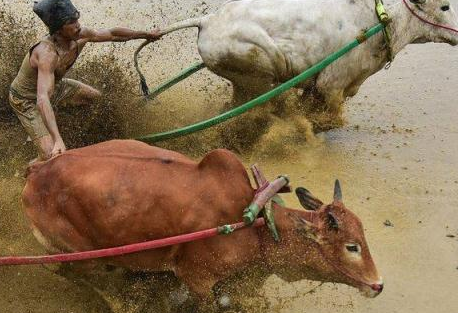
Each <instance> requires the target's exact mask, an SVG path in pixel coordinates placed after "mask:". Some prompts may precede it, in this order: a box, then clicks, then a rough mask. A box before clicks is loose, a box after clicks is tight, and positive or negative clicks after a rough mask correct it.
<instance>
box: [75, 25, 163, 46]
mask: <svg viewBox="0 0 458 313" xmlns="http://www.w3.org/2000/svg"><path fill="white" fill-rule="evenodd" d="M159 37H160V32H159V30H157V29H155V30H152V31H149V32H148V31H136V30H132V29H129V28H123V27H116V28H111V29H98V30H95V29H90V28H85V27H84V28H82V29H81V33H80V39H79V41H80V42H81V43H83V44H85V43H87V42H107V41H116V42H124V41H129V40H133V39H147V40H156V39H159Z"/></svg>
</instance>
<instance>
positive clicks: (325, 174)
mask: <svg viewBox="0 0 458 313" xmlns="http://www.w3.org/2000/svg"><path fill="white" fill-rule="evenodd" d="M222 2H223V1H219V0H218V1H216V0H215V1H206V3H202V2H201V1H186V2H185V1H171V0H167V1H166V0H164V1H155V2H154V3H153V2H149V1H145V0H138V1H133V0H122V1H118V2H105V1H82V0H80V1H75V3H76V4H77V5H78V6H79V7H80V8H81V11H82V12H83V23H85V24H87V25H89V26H102V27H110V26H114V25H117V24H123V25H131V26H132V27H138V28H145V27H147V26H148V25H153V24H156V25H160V26H162V25H165V24H168V23H169V22H171V21H174V20H177V19H180V18H184V17H188V16H196V15H200V14H202V12H205V11H211V10H214V9H215V8H216V7H217V6H218V5H219V4H221V3H222ZM6 3H10V4H11V3H12V2H9V1H6ZM14 3H15V5H16V7H15V8H14V10H16V11H17V12H18V13H19V12H23V11H22V10H25V9H26V8H27V3H26V1H22V0H21V1H15V2H14ZM177 8H178V9H179V10H177ZM153 20H154V21H153ZM38 25H39V24H38ZM194 36H195V32H194V31H184V32H182V33H180V34H177V35H174V37H173V38H170V39H165V40H164V41H163V42H161V44H160V46H157V47H156V46H155V48H154V49H152V48H150V49H149V51H148V52H146V53H145V57H144V58H143V59H142V64H143V66H145V68H146V69H147V73H148V74H147V76H148V79H149V80H150V81H151V83H152V84H153V83H157V82H159V81H161V80H162V79H164V78H165V77H168V76H170V74H171V73H174V72H176V71H177V70H179V69H180V68H181V67H184V66H185V65H187V64H189V63H190V62H192V61H193V60H196V59H197V54H196V52H195V44H194V43H193V40H192V38H194ZM134 46H135V44H131V43H128V44H122V45H119V44H118V45H114V46H113V45H111V44H105V45H100V46H98V47H97V48H95V47H94V46H93V47H94V48H89V49H88V51H86V52H85V54H84V57H83V59H82V60H81V61H80V63H82V64H84V63H85V62H88V60H90V58H91V57H93V56H96V57H97V56H99V55H105V54H107V53H111V51H114V52H115V54H116V56H118V57H119V59H120V60H121V61H120V62H121V63H122V64H124V65H125V66H126V67H127V68H131V66H132V64H131V63H130V62H131V60H130V56H131V53H132V51H133V48H134ZM113 47H115V48H113ZM148 55H149V56H148ZM159 59H160V62H158V60H159ZM104 66H109V65H106V64H104ZM457 70H458V54H457V50H456V48H452V47H449V46H446V45H437V44H436V45H433V44H428V45H415V46H410V47H409V48H408V49H406V50H404V51H403V52H402V53H401V54H400V55H399V56H398V57H397V59H396V61H395V62H394V64H393V65H392V67H391V69H390V70H389V71H384V72H381V73H378V74H377V75H375V76H373V77H372V78H371V79H369V80H368V81H367V82H366V83H365V84H364V86H363V87H362V89H361V91H360V92H359V94H358V95H357V96H356V97H355V98H353V99H351V100H350V101H349V102H348V103H347V105H346V107H345V118H346V120H347V123H346V125H345V126H344V127H343V128H340V129H337V130H334V131H331V132H328V133H325V134H320V135H318V138H317V140H315V141H314V142H313V144H302V145H299V144H298V143H297V141H295V140H292V139H291V138H290V137H288V136H285V133H284V132H283V133H281V132H280V131H279V132H278V133H273V134H272V135H271V138H269V140H267V141H265V142H262V143H261V145H263V146H262V149H263V151H265V152H269V151H270V152H271V153H268V154H267V155H268V156H265V155H264V154H263V155H260V154H255V156H248V155H243V156H242V158H243V159H244V162H245V164H246V165H247V166H248V165H249V164H251V163H252V162H254V161H257V162H258V163H259V164H260V166H261V167H262V168H263V170H264V171H265V172H266V174H267V176H268V177H272V178H273V177H275V176H277V175H278V174H280V173H286V174H288V175H289V176H290V177H291V179H292V182H293V183H294V185H295V186H299V185H301V186H304V187H307V188H308V189H310V190H311V191H312V192H313V193H314V194H315V195H316V196H318V197H319V198H321V199H322V200H323V201H324V202H327V201H330V200H331V197H332V186H333V181H334V179H335V178H339V179H340V180H341V183H342V187H343V192H344V201H345V203H346V205H347V207H349V208H350V209H352V210H353V211H354V212H356V213H357V214H358V215H359V216H360V217H361V219H362V220H363V223H364V225H365V228H366V236H367V239H368V241H369V244H370V247H371V251H372V253H373V257H374V259H375V261H376V264H377V266H378V267H379V271H380V273H381V274H382V275H383V276H384V280H385V285H386V288H385V290H384V292H383V294H382V295H381V296H379V297H378V298H376V299H366V298H363V297H362V296H360V295H359V294H358V292H357V291H356V290H354V289H352V288H350V287H346V286H341V285H333V284H324V285H320V284H318V283H315V282H308V281H302V282H297V283H293V284H286V283H284V282H282V281H280V280H279V279H278V278H276V277H271V278H270V279H269V281H268V282H267V284H266V285H265V286H264V287H263V288H262V292H261V293H262V294H263V295H264V296H266V297H267V299H268V303H267V305H268V308H269V310H268V311H271V312H329V311H331V310H332V311H333V312H368V311H370V312H433V311H434V312H447V313H448V312H456V311H457V307H458V296H457V290H458V240H457V238H458V209H457V206H458V197H457V195H458V157H457V156H456V154H457V152H458V124H457V123H456V121H457V120H458V110H457V109H456V108H455V106H456V103H457V102H456V100H455V99H457V97H458V89H456V88H455V86H456V85H457V83H458V74H457ZM87 76H90V75H87ZM88 79H90V77H89V78H88ZM0 87H1V88H5V86H0ZM229 97H230V92H229V90H228V88H227V85H226V84H225V83H224V82H223V81H222V80H220V79H218V78H216V77H215V76H214V75H212V74H210V73H208V72H203V73H201V74H198V75H197V76H196V79H195V80H192V81H188V82H185V83H184V84H182V85H180V86H177V87H176V88H175V89H173V90H172V92H171V93H170V94H165V95H164V96H161V98H160V99H159V101H158V103H155V104H153V105H150V106H149V107H147V109H146V112H147V113H145V114H151V117H154V116H161V117H163V118H161V122H159V121H155V120H153V121H152V122H151V123H149V124H148V123H146V124H144V125H141V127H139V126H138V125H137V124H135V123H133V122H132V121H131V122H130V124H129V123H124V124H123V125H124V126H123V127H124V128H137V127H138V128H137V129H136V130H135V131H137V132H145V131H155V130H158V129H165V128H167V127H171V126H174V125H178V124H182V123H183V124H184V123H187V122H190V121H193V120H198V119H199V118H201V117H208V116H211V115H213V114H214V113H216V112H217V111H218V110H219V109H220V108H221V107H223V106H224V105H225V102H226V101H227V100H228V99H229ZM209 108H210V109H209ZM164 112H165V113H164ZM182 112H185V113H182ZM174 114H178V115H179V117H177V118H175V117H173V116H174ZM171 116H172V117H171ZM278 123H279V124H278V125H280V124H281V122H278ZM74 127H77V125H75V126H74ZM279 128H281V127H279ZM121 133H122V134H127V133H128V131H126V132H121ZM276 135H277V136H276ZM0 139H1V140H0V147H1V153H0V155H1V157H2V162H1V175H0V178H1V179H0V192H1V196H0V225H1V227H0V253H1V254H4V255H7V254H24V253H41V252H42V249H41V248H40V247H39V245H38V244H37V243H36V242H35V240H34V239H33V237H32V236H31V235H30V233H29V231H28V229H27V222H26V221H25V219H24V217H23V215H22V213H21V211H20V206H19V194H20V191H21V188H22V186H23V184H24V180H23V179H22V178H21V173H22V170H23V167H24V165H25V163H26V162H27V160H28V159H29V158H30V157H32V156H33V149H32V148H31V147H30V143H26V142H25V136H24V135H23V134H22V133H21V130H20V127H18V125H17V123H16V124H14V123H13V124H1V133H0ZM189 142H191V145H193V146H195V145H197V144H199V148H198V149H195V148H193V149H190V148H189V144H188V143H189ZM220 144H221V141H220V137H219V135H218V133H217V132H211V131H210V132H204V133H203V134H202V135H198V136H194V137H192V139H187V140H181V141H178V142H173V143H170V144H167V146H168V147H170V148H175V149H179V150H181V151H185V152H192V153H193V154H196V153H197V154H202V153H204V152H205V151H207V150H209V149H211V148H214V147H216V146H219V145H220ZM282 149H283V150H284V151H286V153H284V151H282ZM291 151H295V152H294V153H291ZM286 200H287V202H288V203H289V204H290V205H292V206H295V205H298V203H297V201H296V199H294V198H293V197H292V196H288V197H286ZM387 220H388V221H389V222H390V223H391V225H392V226H386V225H384V222H386V221H387ZM447 235H454V236H456V237H455V238H450V237H447ZM0 279H1V284H0V295H1V297H0V312H8V313H9V312H11V313H23V312H33V313H40V312H51V313H54V312H75V313H76V312H78V313H79V312H103V311H104V309H105V304H104V303H103V302H102V301H101V300H100V298H99V297H97V296H96V295H95V294H94V293H93V292H92V291H91V290H89V289H88V288H85V287H84V286H81V285H77V284H73V283H72V282H69V281H68V280H65V279H63V278H61V277H59V276H56V275H53V274H51V273H50V272H49V271H47V270H46V269H44V268H42V267H27V268H26V267H24V268H1V269H0ZM132 286H134V287H135V288H137V289H138V293H139V294H142V293H144V294H146V295H147V294H148V293H146V292H145V291H144V287H142V288H140V287H138V286H137V285H135V284H133V285H132ZM139 298H140V296H139ZM135 299H136V298H135V297H134V300H135ZM246 301H247V302H248V303H256V301H257V300H256V299H247V300H246ZM110 302H111V305H113V306H114V307H118V308H120V307H122V308H123V309H119V310H118V311H119V312H140V311H142V310H141V306H139V305H138V303H136V301H133V300H132V298H130V300H129V299H126V298H123V297H121V296H120V297H112V298H110ZM122 303H127V304H128V305H122Z"/></svg>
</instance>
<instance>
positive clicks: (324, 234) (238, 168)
mask: <svg viewBox="0 0 458 313" xmlns="http://www.w3.org/2000/svg"><path fill="white" fill-rule="evenodd" d="M254 192H255V191H254V190H253V188H252V187H251V184H250V180H249V177H248V175H247V172H246V171H245V168H244V166H243V165H242V163H241V162H240V161H239V160H238V159H237V157H236V156H235V155H234V154H232V153H231V152H229V151H226V150H215V151H213V152H211V153H209V154H208V155H207V156H205V157H204V158H203V160H202V161H201V162H200V163H196V162H194V161H192V160H190V159H188V158H186V157H185V156H183V155H181V154H178V153H175V152H172V151H167V150H163V149H160V148H156V147H151V146H148V145H146V144H143V143H140V142H137V141H110V142H105V143H101V144H98V145H94V146H90V147H86V148H82V149H77V150H73V151H69V152H66V153H65V154H63V155H61V156H59V157H57V158H55V159H53V160H51V161H49V162H47V163H41V164H36V165H34V166H32V167H31V168H30V169H29V173H28V178H27V185H26V187H25V189H24V192H23V195H22V200H23V204H24V207H25V209H26V214H27V216H28V217H29V219H30V221H31V225H32V229H33V231H34V234H35V236H36V237H37V239H38V240H39V241H40V242H41V243H42V244H43V245H44V246H45V247H46V249H47V250H48V252H50V253H57V252H62V251H65V252H73V251H86V250H93V249H100V248H106V247H114V246H120V245H127V244H132V243H138V242H143V241H147V240H153V239H160V238H164V237H170V236H175V235H179V234H186V233H191V232H195V231H198V230H203V229H208V228H213V227H216V226H219V225H224V224H230V223H235V222H240V221H241V220H242V211H243V209H244V208H245V207H247V206H248V205H249V204H250V202H251V201H252V200H253V197H254ZM297 195H298V196H299V199H300V201H301V204H302V205H303V206H304V207H305V208H306V210H303V209H301V210H293V209H288V208H284V207H280V206H275V220H276V223H277V228H278V231H279V233H280V236H281V241H280V242H279V243H275V241H274V240H273V238H272V236H271V234H270V233H269V231H268V229H267V228H266V227H265V228H258V229H255V228H246V229H244V230H241V231H239V232H236V233H233V234H231V235H230V236H224V237H223V236H219V237H214V238H210V239H205V240H200V241H195V242H191V243H186V244H182V245H177V246H172V247H168V248H161V249H157V250H153V251H148V252H141V253H136V254H133V255H128V256H122V257H115V258H111V259H105V260H103V262H105V263H108V264H112V265H116V266H122V267H126V268H130V269H135V270H146V271H155V272H158V271H173V272H174V273H175V275H176V276H177V277H178V278H180V279H181V280H182V281H183V282H184V283H185V284H186V285H187V286H188V287H189V289H190V290H191V291H192V292H193V293H194V294H196V295H197V296H198V297H200V298H201V299H206V300H211V297H212V293H211V290H212V288H213V287H214V285H215V284H216V283H217V282H219V281H222V280H224V279H226V278H228V277H229V276H232V275H233V274H235V273H236V272H240V271H243V270H246V269H249V268H250V266H251V265H256V266H258V267H259V266H261V267H263V268H264V269H265V271H266V273H267V274H272V273H275V274H277V275H279V276H280V277H282V278H284V279H286V280H287V281H295V280H300V279H304V278H311V279H317V280H321V281H331V282H340V283H345V284H348V285H351V286H354V287H356V288H358V289H360V290H361V291H363V292H364V293H365V294H366V295H368V296H372V297H373V296H376V295H378V294H379V293H380V292H381V291H382V289H383V284H382V282H381V279H380V277H379V275H378V273H377V270H376V268H375V265H374V262H373V261H372V257H371V255H370V252H369V248H368V246H367V243H366V240H365V238H364V233H363V227H362V224H361V222H360V220H359V219H358V217H357V216H355V215H354V214H353V213H351V212H350V211H349V210H348V209H346V208H345V206H344V205H343V203H342V201H341V192H340V186H339V185H338V184H336V190H335V199H334V202H333V203H332V204H330V205H323V203H322V202H321V201H319V200H318V199H316V198H314V197H313V196H312V195H311V194H310V193H309V192H308V191H307V190H306V189H303V188H299V189H298V190H297Z"/></svg>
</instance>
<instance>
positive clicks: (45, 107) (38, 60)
mask: <svg viewBox="0 0 458 313" xmlns="http://www.w3.org/2000/svg"><path fill="white" fill-rule="evenodd" d="M31 63H32V66H34V67H36V68H37V70H38V82H37V107H38V111H39V112H40V115H41V118H42V119H43V123H44V124H45V126H46V128H47V129H48V131H49V133H50V134H51V137H52V139H53V141H54V147H53V149H52V151H51V155H50V157H51V156H54V155H56V154H59V153H62V152H64V151H65V149H66V148H65V144H64V142H63V140H62V137H61V136H60V133H59V129H58V127H57V123H56V117H55V115H54V111H53V109H52V106H51V101H50V98H51V95H52V94H53V92H54V70H55V68H56V65H57V54H56V53H55V51H53V50H52V49H51V48H50V47H47V46H44V47H43V46H39V47H37V48H36V49H35V50H34V51H33V54H32V58H31Z"/></svg>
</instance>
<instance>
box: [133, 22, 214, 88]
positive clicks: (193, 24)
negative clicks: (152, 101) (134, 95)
mask: <svg viewBox="0 0 458 313" xmlns="http://www.w3.org/2000/svg"><path fill="white" fill-rule="evenodd" d="M204 18H205V17H197V18H190V19H187V20H184V21H181V22H177V23H175V24H172V25H170V26H168V27H166V28H164V29H162V30H160V31H159V34H160V35H161V36H163V35H166V34H169V33H173V32H174V31H177V30H180V29H184V28H190V27H199V28H200V25H201V23H202V20H203V19H204ZM152 42H153V41H150V40H146V41H145V42H144V43H142V44H141V45H140V46H139V47H138V49H137V50H136V51H135V54H134V65H135V69H136V70H137V73H138V76H140V83H141V89H142V92H143V94H144V95H145V96H147V95H148V93H149V88H148V84H147V83H146V79H145V76H144V75H143V73H142V72H141V70H140V67H139V66H138V55H139V54H140V51H142V50H143V48H145V47H146V46H147V45H149V44H150V43H152Z"/></svg>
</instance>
